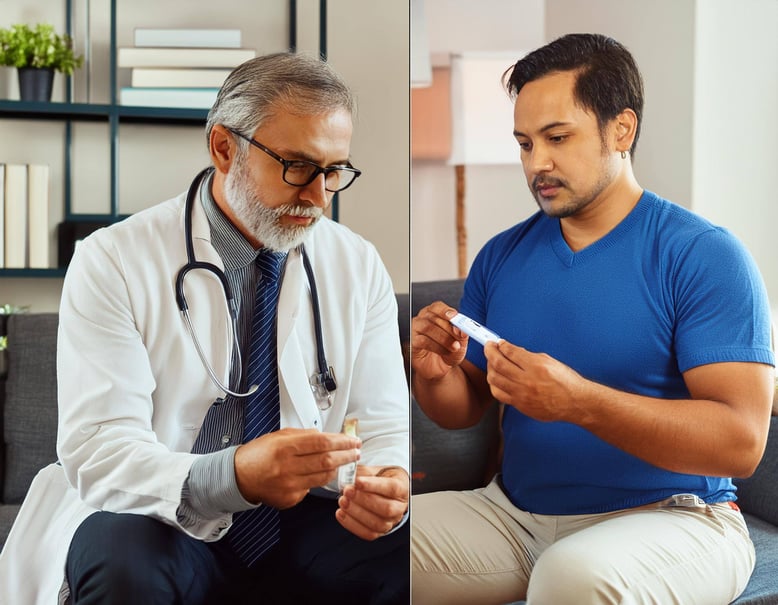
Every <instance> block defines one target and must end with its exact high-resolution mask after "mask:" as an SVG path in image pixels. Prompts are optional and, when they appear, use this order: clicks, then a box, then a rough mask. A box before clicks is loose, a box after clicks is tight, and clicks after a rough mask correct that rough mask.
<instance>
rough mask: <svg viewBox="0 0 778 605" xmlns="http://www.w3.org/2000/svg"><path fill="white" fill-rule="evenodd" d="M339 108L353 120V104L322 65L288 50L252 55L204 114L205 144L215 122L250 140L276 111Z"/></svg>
mask: <svg viewBox="0 0 778 605" xmlns="http://www.w3.org/2000/svg"><path fill="white" fill-rule="evenodd" d="M339 109H345V110H347V111H348V112H349V113H350V114H351V115H352V118H353V116H354V113H355V111H356V101H355V99H354V95H353V93H352V92H351V90H350V89H349V87H348V86H347V85H346V83H345V82H344V81H343V79H342V78H341V77H340V76H339V75H338V74H337V73H336V72H335V70H334V69H332V67H331V66H330V65H329V64H328V63H327V62H326V61H323V60H321V59H319V58H317V57H314V56H311V55H306V54H302V53H291V52H284V53H275V54H270V55H263V56H260V57H255V58H254V59H250V60H248V61H246V62H245V63H243V64H241V65H239V66H238V67H236V68H235V69H234V70H233V71H232V73H230V75H229V76H227V79H226V80H225V81H224V84H223V85H222V87H221V90H220V91H219V94H218V95H217V97H216V102H215V103H214V104H213V107H212V108H211V111H210V112H209V113H208V121H207V123H206V127H205V136H206V144H209V143H210V137H211V130H213V127H214V125H216V124H222V125H223V126H225V127H226V128H232V129H234V130H236V131H238V132H241V133H243V134H246V135H248V136H250V135H252V134H253V133H254V131H255V130H256V129H257V128H259V127H260V126H261V125H262V124H263V123H264V122H266V121H267V120H269V119H271V118H272V117H273V116H274V115H275V114H276V112H277V111H278V110H284V111H288V112H291V113H295V114H299V115H306V116H308V115H317V114H321V113H328V112H332V111H336V110H339ZM238 143H239V149H241V151H245V148H246V147H247V146H248V143H246V142H245V141H243V140H242V139H239V140H238Z"/></svg>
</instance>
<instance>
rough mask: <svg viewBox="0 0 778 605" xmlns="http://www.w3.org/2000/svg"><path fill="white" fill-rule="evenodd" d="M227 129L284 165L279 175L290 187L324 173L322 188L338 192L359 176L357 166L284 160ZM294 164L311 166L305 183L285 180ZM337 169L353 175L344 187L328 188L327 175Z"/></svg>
mask: <svg viewBox="0 0 778 605" xmlns="http://www.w3.org/2000/svg"><path fill="white" fill-rule="evenodd" d="M226 128H227V130H229V131H230V132H231V133H232V134H234V135H237V136H239V137H240V138H241V139H243V140H244V141H248V142H249V143H251V144H252V145H253V146H254V147H256V148H257V149H260V150H262V151H264V152H265V153H266V154H267V155H269V156H270V157H271V158H273V159H274V160H276V161H277V162H280V163H281V164H282V165H283V167H284V172H283V174H282V175H281V178H282V179H284V183H286V184H287V185H291V186H292V187H307V186H308V185H310V184H311V183H313V182H314V181H315V180H316V178H317V177H318V176H319V175H320V174H323V175H324V189H325V190H327V191H329V192H330V193H338V192H339V191H344V190H346V189H348V188H349V187H351V186H352V185H353V184H354V182H355V181H356V180H357V178H359V176H361V174H362V171H361V170H359V169H358V168H354V167H353V166H344V165H336V166H327V167H326V168H324V167H322V166H319V165H318V164H314V163H313V162H309V161H308V160H286V159H284V158H282V157H281V156H280V155H278V154H277V153H276V152H275V151H273V150H271V149H268V148H267V147H265V146H264V145H263V144H262V143H260V142H259V141H256V140H254V139H252V138H251V137H247V136H246V135H245V134H242V133H240V132H238V131H237V130H235V129H233V128H230V127H226ZM294 164H298V165H299V164H306V165H308V166H311V167H312V168H313V172H312V173H311V176H310V177H309V178H308V180H307V181H306V182H305V183H290V182H289V181H287V180H286V172H287V170H289V168H290V166H293V165H294ZM337 171H345V172H350V173H352V174H353V175H354V178H352V179H351V181H349V182H348V183H347V184H346V185H345V186H344V187H340V188H339V189H330V188H329V187H327V176H328V175H329V174H331V173H333V172H337Z"/></svg>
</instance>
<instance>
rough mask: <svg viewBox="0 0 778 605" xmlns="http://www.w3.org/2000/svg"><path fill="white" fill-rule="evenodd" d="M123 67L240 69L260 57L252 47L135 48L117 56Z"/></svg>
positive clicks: (126, 48)
mask: <svg viewBox="0 0 778 605" xmlns="http://www.w3.org/2000/svg"><path fill="white" fill-rule="evenodd" d="M117 55H118V56H117V65H118V66H119V67H237V66H238V65H240V64H241V63H243V62H244V61H248V60H249V59H253V58H254V57H256V56H257V51H256V50H254V49H252V48H161V47H143V48H135V47H132V46H123V47H121V48H119V52H118V53H117Z"/></svg>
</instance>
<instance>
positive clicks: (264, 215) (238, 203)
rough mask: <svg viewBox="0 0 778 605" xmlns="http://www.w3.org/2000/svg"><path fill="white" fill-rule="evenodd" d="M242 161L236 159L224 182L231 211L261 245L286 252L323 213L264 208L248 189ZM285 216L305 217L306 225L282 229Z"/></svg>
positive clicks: (312, 209) (285, 207)
mask: <svg viewBox="0 0 778 605" xmlns="http://www.w3.org/2000/svg"><path fill="white" fill-rule="evenodd" d="M247 172H248V171H247V170H245V167H244V165H243V162H241V161H239V160H236V162H235V163H234V164H233V166H232V168H231V170H230V171H229V172H228V173H227V177H226V179H225V181H224V194H225V196H226V198H227V204H229V206H230V208H231V209H232V212H233V213H234V214H235V218H237V219H238V220H239V221H240V222H241V224H242V225H243V226H244V227H245V228H246V229H247V230H248V231H249V232H251V234H252V235H253V236H254V237H255V238H256V239H257V240H258V241H260V242H261V243H262V245H263V246H264V247H265V248H269V249H270V250H273V251H275V252H288V251H289V250H291V249H292V248H296V247H297V246H299V245H300V244H301V243H303V241H304V240H305V239H306V238H307V237H308V234H309V233H310V232H311V231H312V230H313V228H314V227H315V226H316V225H317V223H318V222H319V219H320V218H321V216H322V214H323V210H322V209H321V208H318V207H316V206H307V205H303V204H283V205H282V206H276V207H275V208H268V207H267V206H266V205H265V204H264V203H263V202H262V200H260V199H259V196H257V195H256V194H255V193H254V192H253V190H252V189H251V186H250V182H249V179H248V174H247ZM285 214H293V215H295V216H307V217H311V218H312V219H313V222H312V223H311V224H310V225H306V226H303V225H296V226H292V227H286V226H284V225H282V224H281V217H282V216H284V215H285Z"/></svg>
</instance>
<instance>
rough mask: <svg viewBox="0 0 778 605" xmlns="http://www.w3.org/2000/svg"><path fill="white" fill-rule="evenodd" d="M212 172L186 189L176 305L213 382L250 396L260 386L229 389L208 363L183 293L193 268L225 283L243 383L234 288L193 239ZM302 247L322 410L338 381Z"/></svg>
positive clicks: (204, 172) (201, 175) (203, 172)
mask: <svg viewBox="0 0 778 605" xmlns="http://www.w3.org/2000/svg"><path fill="white" fill-rule="evenodd" d="M212 171H213V168H212V167H208V168H205V169H203V170H201V171H200V172H199V173H198V174H197V176H195V178H194V179H193V180H192V183H191V185H190V186H189V190H188V191H187V194H186V202H185V204H184V240H185V245H186V257H187V262H186V264H185V265H184V266H183V267H181V269H179V271H178V273H177V274H176V284H175V291H176V304H177V305H178V308H179V310H180V311H181V314H182V316H183V318H184V323H185V325H186V328H187V331H188V332H189V334H190V336H191V337H192V341H193V342H194V345H195V349H196V350H197V355H198V357H199V358H200V361H201V362H202V364H203V367H204V368H205V370H206V372H207V373H208V376H209V377H210V379H211V380H212V381H213V383H214V384H215V385H216V386H217V387H219V389H221V390H222V391H223V392H224V393H226V394H228V395H232V396H233V397H248V396H250V395H252V394H253V393H254V392H255V391H256V390H257V388H258V386H257V385H251V386H250V387H249V389H248V391H246V392H245V393H241V392H239V391H232V390H230V389H229V388H228V387H227V386H226V385H224V384H223V383H222V382H221V380H219V378H218V376H217V375H216V372H215V371H214V369H213V366H211V364H210V363H209V362H208V359H207V357H206V355H205V352H204V351H203V348H202V346H201V344H200V340H199V339H198V338H197V334H196V331H195V329H194V326H193V325H192V320H191V317H190V316H189V305H188V304H187V302H186V296H185V294H184V279H185V278H186V276H187V274H188V273H189V272H190V271H195V270H202V271H208V272H209V273H211V274H212V275H214V276H216V277H217V278H218V279H219V282H220V283H221V286H222V290H223V291H224V297H225V300H226V302H227V310H228V312H229V315H230V332H231V339H232V349H233V355H234V358H235V360H236V361H237V363H238V370H237V372H238V376H237V382H238V384H240V380H241V373H242V368H243V361H242V357H241V352H240V346H239V344H238V309H237V305H236V304H235V299H234V297H233V295H232V289H231V288H230V284H229V282H228V281H227V276H226V275H225V274H224V271H222V270H221V269H220V268H219V267H217V266H216V265H214V264H213V263H208V262H204V261H198V260H197V259H196V258H195V253H194V242H193V237H192V214H193V212H194V200H195V196H196V194H197V191H198V189H199V187H200V185H201V184H202V183H203V181H204V180H205V178H206V177H207V176H208V175H209V174H210V173H211V172H212ZM299 250H300V254H301V256H302V260H303V266H304V268H305V273H306V276H307V278H308V284H309V287H310V290H311V305H312V307H313V323H314V329H315V333H316V358H317V362H318V364H319V374H318V375H317V377H318V378H319V382H321V384H322V385H323V386H324V387H325V388H326V391H327V393H328V395H327V404H326V407H324V408H322V409H327V408H329V407H330V406H331V405H332V402H331V395H332V393H333V392H334V391H335V389H336V388H337V384H336V382H335V376H334V372H333V370H332V368H330V367H329V366H328V365H327V359H326V356H325V354H324V345H323V341H324V339H323V336H322V327H321V311H320V308H319V295H318V292H317V290H316V280H315V278H314V275H313V269H312V267H311V262H310V260H309V259H308V255H307V254H306V252H305V247H304V246H303V245H300V247H299ZM320 407H321V406H320Z"/></svg>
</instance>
